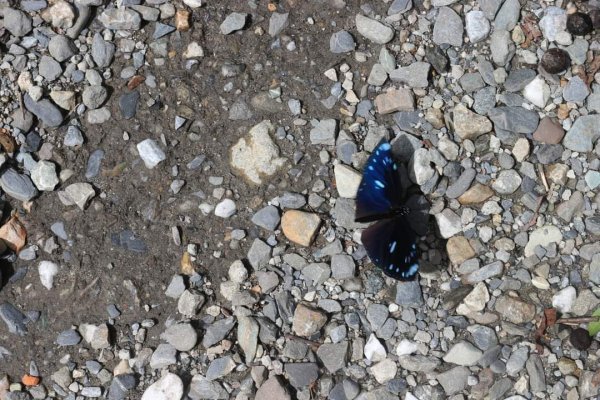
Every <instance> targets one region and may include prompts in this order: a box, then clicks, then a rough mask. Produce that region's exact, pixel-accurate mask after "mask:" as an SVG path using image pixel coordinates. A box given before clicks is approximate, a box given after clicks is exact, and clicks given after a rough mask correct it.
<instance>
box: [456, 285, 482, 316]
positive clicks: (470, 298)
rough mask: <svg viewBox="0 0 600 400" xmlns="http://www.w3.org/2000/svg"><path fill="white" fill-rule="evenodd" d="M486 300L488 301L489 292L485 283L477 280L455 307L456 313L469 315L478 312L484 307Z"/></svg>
mask: <svg viewBox="0 0 600 400" xmlns="http://www.w3.org/2000/svg"><path fill="white" fill-rule="evenodd" d="M488 301H490V294H489V292H488V290H487V286H486V285H485V283H483V282H479V283H478V284H477V285H475V287H474V288H473V290H472V291H471V292H470V293H469V294H468V295H467V296H465V298H464V299H463V300H462V303H461V304H460V305H459V306H458V307H457V308H456V313H457V314H458V315H464V316H469V315H471V314H473V313H477V312H480V311H482V310H483V309H484V308H485V306H486V304H487V303H488Z"/></svg>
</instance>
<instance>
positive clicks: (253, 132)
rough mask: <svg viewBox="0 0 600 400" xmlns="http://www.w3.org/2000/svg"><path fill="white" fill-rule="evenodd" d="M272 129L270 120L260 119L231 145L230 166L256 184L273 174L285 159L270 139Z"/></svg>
mask: <svg viewBox="0 0 600 400" xmlns="http://www.w3.org/2000/svg"><path fill="white" fill-rule="evenodd" d="M273 131H274V127H273V124H271V122H270V121H266V120H265V121H262V122H261V123H260V124H258V125H255V126H254V127H252V129H250V132H248V135H246V136H245V137H243V138H241V139H240V140H238V141H237V143H236V144H234V145H233V147H231V166H232V167H233V168H234V169H236V170H237V171H239V172H241V173H242V175H244V177H245V178H246V179H247V180H248V181H250V182H251V183H254V184H256V185H260V184H262V183H263V179H265V178H268V177H270V176H272V175H274V174H275V173H276V172H277V171H278V170H279V169H280V168H281V167H282V166H283V165H284V164H285V161H286V159H285V158H282V157H279V147H277V145H276V144H275V143H274V142H273V139H271V135H270V134H271V133H272V132H273Z"/></svg>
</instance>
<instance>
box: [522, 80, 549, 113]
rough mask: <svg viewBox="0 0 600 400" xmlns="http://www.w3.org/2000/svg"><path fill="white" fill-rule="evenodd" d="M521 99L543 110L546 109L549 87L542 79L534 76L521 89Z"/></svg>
mask: <svg viewBox="0 0 600 400" xmlns="http://www.w3.org/2000/svg"><path fill="white" fill-rule="evenodd" d="M523 97H525V99H527V100H528V101H529V102H531V104H533V105H534V106H536V107H539V108H544V107H546V103H548V99H550V86H548V84H547V83H546V81H545V80H544V78H542V77H541V76H536V77H535V79H534V80H532V81H531V82H529V83H528V84H527V86H525V88H524V89H523Z"/></svg>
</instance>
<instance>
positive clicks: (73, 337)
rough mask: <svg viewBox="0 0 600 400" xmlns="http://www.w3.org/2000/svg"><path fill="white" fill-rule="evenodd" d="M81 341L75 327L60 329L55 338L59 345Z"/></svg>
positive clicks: (71, 344)
mask: <svg viewBox="0 0 600 400" xmlns="http://www.w3.org/2000/svg"><path fill="white" fill-rule="evenodd" d="M80 342H81V335H80V334H79V332H77V331H76V330H75V329H68V330H66V331H62V332H61V333H60V334H59V335H58V337H57V338H56V343H57V344H58V345H59V346H75V345H76V344H79V343H80Z"/></svg>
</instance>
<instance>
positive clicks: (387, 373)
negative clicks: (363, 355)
mask: <svg viewBox="0 0 600 400" xmlns="http://www.w3.org/2000/svg"><path fill="white" fill-rule="evenodd" d="M370 371H371V374H373V377H375V380H376V381H377V382H379V383H381V384H385V383H386V382H388V381H390V380H391V379H393V378H394V377H395V376H396V372H397V366H396V363H395V362H394V361H392V360H390V359H385V360H383V361H380V362H378V363H377V364H375V365H373V366H372V367H371V368H370Z"/></svg>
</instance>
